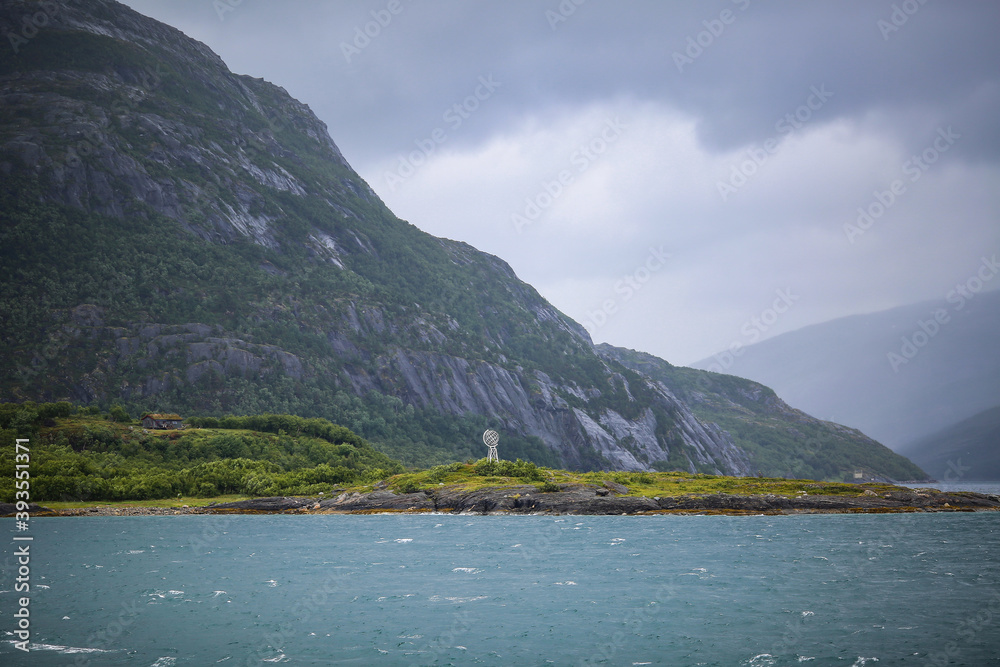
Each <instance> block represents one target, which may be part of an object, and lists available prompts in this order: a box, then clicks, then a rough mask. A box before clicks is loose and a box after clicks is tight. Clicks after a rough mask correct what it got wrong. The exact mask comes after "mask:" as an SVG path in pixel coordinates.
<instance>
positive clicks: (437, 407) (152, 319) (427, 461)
mask: <svg viewBox="0 0 1000 667" xmlns="http://www.w3.org/2000/svg"><path fill="white" fill-rule="evenodd" d="M53 6H54V7H56V8H57V9H56V11H54V12H52V13H51V16H50V20H49V24H48V26H47V27H46V28H45V29H44V30H39V31H38V33H37V35H36V36H34V37H33V38H32V39H31V40H29V41H28V42H27V43H24V44H20V45H19V48H18V51H17V53H16V54H15V56H14V57H12V58H10V59H5V60H4V61H3V63H2V65H0V98H2V99H0V173H2V174H3V176H4V178H3V181H2V185H0V214H2V215H3V226H2V238H0V241H2V244H0V254H2V259H3V262H4V266H5V267H12V268H11V269H10V270H9V271H7V272H5V273H4V275H3V278H2V281H3V285H2V286H3V291H2V295H0V315H2V317H0V352H2V358H3V359H4V365H5V369H4V370H5V373H4V374H3V379H2V381H0V399H3V400H27V399H33V400H59V399H72V400H76V401H79V402H83V403H97V404H101V405H105V406H106V405H108V404H110V403H111V402H113V401H119V402H121V403H123V405H125V407H126V408H128V409H130V410H131V411H132V412H140V411H143V410H154V411H164V410H170V411H179V412H182V413H191V412H195V413H202V414H223V413H227V412H231V413H242V414H254V413H261V412H280V413H288V414H298V415H302V416H309V417H312V416H316V417H324V418H327V419H329V420H331V421H333V422H336V423H339V424H343V425H344V426H346V427H348V428H350V429H351V430H353V431H355V432H357V433H359V434H361V435H362V436H363V437H365V438H367V439H369V440H370V441H372V442H373V444H376V445H377V446H379V447H380V448H381V449H382V450H383V451H385V452H387V453H389V454H390V455H392V456H394V457H396V458H399V459H401V460H403V461H404V462H405V463H407V464H409V465H433V464H437V463H444V462H447V461H451V460H454V459H456V458H459V459H461V458H470V457H475V458H478V456H480V455H481V454H482V452H483V446H482V445H481V443H480V442H478V434H480V433H482V430H483V429H484V428H486V427H487V426H491V427H493V428H498V429H499V430H500V431H501V435H502V439H501V444H500V453H501V455H502V456H504V457H505V458H515V457H523V458H526V459H530V460H533V461H535V462H537V463H540V464H545V465H557V466H562V467H570V468H578V469H593V468H611V469H626V470H644V469H651V468H653V467H663V466H665V465H668V463H667V462H669V465H670V466H673V467H676V468H678V469H682V470H687V471H691V472H695V471H699V470H700V471H705V472H721V473H729V474H738V475H745V474H750V473H753V472H756V469H755V468H754V466H753V465H752V463H751V461H750V457H749V455H748V453H747V451H746V450H744V449H743V448H742V447H740V446H738V445H737V444H736V443H735V442H734V441H733V439H732V437H730V436H729V434H727V433H725V432H724V431H722V430H720V429H718V428H717V427H713V426H710V425H706V424H704V423H703V422H701V421H700V420H699V419H698V418H697V417H696V416H695V415H694V414H693V413H692V412H691V410H690V409H689V408H688V406H687V405H685V404H684V403H683V402H682V401H680V400H678V399H677V398H676V397H675V396H674V395H673V394H672V393H671V392H670V391H668V390H667V389H665V388H664V387H663V386H662V385H661V384H660V383H657V382H654V381H652V380H651V379H649V378H647V377H645V376H643V375H642V374H640V373H637V372H636V371H634V370H631V369H629V368H626V367H625V366H623V365H621V364H620V363H619V362H617V361H615V360H614V359H612V358H607V357H604V358H602V357H601V356H600V355H598V354H597V353H596V351H595V349H594V347H593V344H592V342H591V340H590V338H589V337H588V335H587V334H586V332H585V330H584V329H583V328H582V327H581V326H579V325H578V324H577V323H575V322H573V321H572V320H570V319H569V318H567V317H565V316H564V315H563V314H562V313H560V312H559V311H558V310H556V309H555V308H553V307H552V306H551V305H550V304H548V303H547V302H546V301H545V300H544V299H542V298H541V296H540V295H539V294H538V293H537V292H536V291H535V290H534V289H533V288H532V287H531V286H529V285H526V284H525V283H523V282H521V281H520V280H518V279H517V277H516V276H515V275H514V273H513V272H512V271H511V269H510V267H509V266H508V265H507V264H506V263H504V262H503V261H501V260H500V259H498V258H496V257H493V256H490V255H488V254H485V253H482V252H480V251H478V250H476V249H474V248H472V247H470V246H468V245H466V244H463V243H459V242H455V241H449V240H446V239H439V238H435V237H433V236H430V235H428V234H426V233H424V232H421V231H420V230H418V229H417V228H416V227H414V226H412V225H410V224H408V223H406V222H405V221H402V220H399V219H398V218H396V217H395V216H394V215H393V214H392V212H391V211H389V210H388V209H387V208H386V207H385V206H384V204H383V203H382V202H381V201H380V200H379V199H378V197H377V196H376V195H375V194H374V192H373V191H372V190H371V188H369V187H368V185H367V184H366V183H365V182H364V181H363V180H362V179H361V178H360V177H359V176H358V175H357V174H356V173H355V172H354V171H353V170H352V169H351V168H350V166H349V165H348V164H347V162H346V161H345V160H344V158H343V156H342V155H341V153H340V151H339V150H338V148H337V146H336V145H335V144H334V142H333V141H332V140H331V139H330V137H329V135H328V133H327V129H326V126H325V125H324V124H323V123H322V122H321V121H319V120H318V119H317V118H316V117H315V116H314V115H313V114H312V112H311V111H310V110H309V109H308V107H306V106H305V105H303V104H301V103H299V102H297V101H296V100H294V99H292V98H291V97H289V96H288V95H287V93H285V91H284V90H282V89H281V88H279V87H277V86H274V85H272V84H269V83H267V82H264V81H262V80H259V79H253V78H251V77H247V76H239V75H235V74H233V73H232V72H230V71H229V70H228V69H227V68H226V67H225V65H224V63H223V62H222V61H221V60H220V59H219V58H218V57H217V56H216V55H215V54H213V53H212V52H211V51H210V50H209V49H207V47H205V46H204V45H202V44H199V43H198V42H195V41H193V40H190V39H188V38H187V37H185V36H184V35H183V34H182V33H180V32H179V31H177V30H174V29H173V28H170V27H168V26H164V25H162V24H160V23H157V22H156V21H153V20H151V19H148V18H146V17H143V16H141V15H139V14H137V13H135V12H133V11H132V10H130V9H128V8H126V7H124V6H122V5H119V4H117V3H115V2H112V1H110V0H82V1H80V2H63V3H54V4H53ZM34 9H36V6H35V4H34V3H30V2H17V1H15V0H0V24H2V25H3V26H6V27H8V28H10V27H12V26H17V25H19V21H21V20H22V19H23V17H24V16H25V14H26V12H29V11H32V10H34Z"/></svg>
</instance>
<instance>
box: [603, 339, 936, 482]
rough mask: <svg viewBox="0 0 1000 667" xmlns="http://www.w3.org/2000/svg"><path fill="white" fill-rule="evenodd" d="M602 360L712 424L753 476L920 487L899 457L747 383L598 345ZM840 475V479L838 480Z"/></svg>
mask: <svg viewBox="0 0 1000 667" xmlns="http://www.w3.org/2000/svg"><path fill="white" fill-rule="evenodd" d="M598 350H599V352H600V353H601V355H602V356H604V357H605V358H611V359H614V360H616V361H618V362H620V363H621V364H623V365H624V366H627V367H628V368H631V369H633V370H635V371H638V372H640V373H642V374H643V375H646V376H647V377H650V378H652V379H653V380H655V381H657V382H660V383H662V384H663V385H664V387H666V388H667V389H669V390H670V392H671V393H673V394H674V395H675V396H677V397H678V398H679V399H680V400H681V401H683V402H684V403H686V404H687V405H690V406H691V410H692V412H694V414H695V415H697V417H698V418H699V419H700V420H702V421H703V422H705V423H712V424H716V425H717V426H719V427H721V428H722V429H725V431H726V432H727V433H729V434H730V435H731V436H732V437H733V440H734V441H735V442H736V444H737V445H739V446H740V447H742V448H743V449H745V450H747V451H748V452H749V453H750V456H751V461H752V462H753V464H754V466H755V467H757V468H758V469H759V470H771V471H781V472H780V473H777V474H780V475H782V476H784V477H790V478H800V479H801V478H805V479H833V478H837V477H841V478H843V479H845V480H853V479H854V473H856V472H861V473H862V475H863V476H864V478H865V479H872V478H879V477H888V478H891V479H896V480H918V479H924V478H925V477H926V473H924V471H923V470H921V469H920V468H919V467H918V466H916V465H914V464H913V463H912V462H911V461H908V460H907V459H906V458H905V457H903V456H900V455H899V454H896V453H894V452H893V451H892V450H890V449H889V448H887V447H885V446H883V445H881V444H879V443H877V442H875V441H874V440H872V439H871V438H868V437H867V436H866V435H864V434H863V433H861V432H860V431H857V430H855V429H850V428H847V427H845V426H841V425H840V424H834V423H833V422H825V421H821V420H819V419H816V418H814V417H810V416H809V415H807V414H805V413H804V412H802V411H800V410H795V409H794V408H791V407H789V406H788V405H787V404H786V403H785V402H784V401H782V400H781V399H780V398H778V396H777V395H776V394H775V393H774V391H773V390H771V389H769V388H768V387H765V386H764V385H761V384H758V383H756V382H753V381H751V380H745V379H743V378H739V377H735V376H732V375H722V374H719V373H711V372H707V371H700V370H695V369H693V368H681V367H678V366H672V365H671V364H669V363H667V362H666V361H663V360H662V359H658V358H656V357H654V356H652V355H650V354H645V353H642V352H636V351H634V350H623V349H621V348H614V347H611V346H608V345H599V346H598ZM845 473H846V474H845Z"/></svg>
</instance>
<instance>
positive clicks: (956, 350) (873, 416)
mask: <svg viewBox="0 0 1000 667" xmlns="http://www.w3.org/2000/svg"><path fill="white" fill-rule="evenodd" d="M986 259H989V258H986ZM949 296H950V298H947V299H942V300H940V301H929V302H924V303H918V304H913V305H909V306H903V307H899V308H893V309H890V310H886V311H882V312H878V313H872V314H869V315H855V316H851V317H845V318H840V319H836V320H833V321H830V322H825V323H822V324H817V325H813V326H809V327H805V328H803V329H800V330H798V331H793V332H790V333H786V334H782V335H780V336H775V337H774V338H771V339H769V340H766V341H763V342H760V343H757V344H755V345H751V346H748V347H746V348H744V349H742V350H741V351H740V353H739V354H738V356H733V355H727V354H726V353H720V354H719V355H716V356H714V357H710V358H708V359H703V360H702V361H699V362H697V363H695V364H693V367H695V368H703V369H704V368H715V369H720V368H723V367H724V369H725V372H727V373H732V374H734V375H739V376H741V377H746V378H749V379H752V380H755V381H757V382H762V383H764V384H766V385H768V386H769V387H773V388H774V390H775V391H777V392H778V393H779V394H780V395H781V396H782V397H783V398H784V399H785V400H787V401H788V402H789V403H790V404H791V405H794V406H796V407H798V408H800V409H802V410H805V411H806V412H809V413H810V414H814V415H820V416H822V417H823V418H825V419H830V420H836V421H838V422H840V423H843V424H847V425H849V426H853V427H855V428H859V429H861V430H862V431H864V432H865V433H867V434H869V435H871V436H872V437H874V438H876V439H877V440H879V441H880V442H883V443H885V444H887V445H889V446H890V447H893V448H894V449H896V450H897V451H900V450H901V448H904V447H906V446H907V445H909V444H910V443H912V442H914V441H916V440H919V439H922V438H924V437H926V436H929V435H930V434H932V433H934V432H936V431H938V430H940V429H943V428H946V427H948V426H951V425H953V424H956V423H958V422H959V421H961V420H963V419H966V418H968V417H971V416H972V415H975V414H977V413H979V412H981V411H983V410H986V409H989V408H992V407H993V406H995V405H997V404H998V403H1000V347H998V345H997V332H998V331H1000V291H998V290H993V291H989V292H978V293H967V295H966V296H965V297H962V296H961V295H960V294H959V293H958V292H957V291H955V292H951V293H950V294H949ZM952 297H953V298H952ZM959 305H961V308H959Z"/></svg>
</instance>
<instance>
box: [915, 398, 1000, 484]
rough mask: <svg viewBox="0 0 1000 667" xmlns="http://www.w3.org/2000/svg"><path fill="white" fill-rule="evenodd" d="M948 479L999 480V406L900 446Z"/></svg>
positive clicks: (938, 477)
mask: <svg viewBox="0 0 1000 667" xmlns="http://www.w3.org/2000/svg"><path fill="white" fill-rule="evenodd" d="M900 451H902V452H903V453H904V454H906V456H908V457H910V458H911V459H912V460H913V461H914V462H916V463H918V464H919V465H920V467H921V468H923V469H924V470H926V471H927V472H928V473H929V474H931V475H933V476H934V477H935V478H937V479H940V480H944V481H946V482H957V481H960V480H962V481H967V480H997V479H1000V406H997V407H994V408H991V409H989V410H984V411H983V412H980V413H979V414H977V415H974V416H972V417H969V418H968V419H963V420H962V421H960V422H959V423H957V424H954V425H952V426H949V427H947V428H945V429H942V430H941V431H938V432H937V433H934V434H933V435H929V436H927V437H925V438H921V439H920V440H917V441H916V442H912V443H908V444H907V445H904V446H903V447H901V448H900Z"/></svg>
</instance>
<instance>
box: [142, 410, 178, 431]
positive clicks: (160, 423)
mask: <svg viewBox="0 0 1000 667" xmlns="http://www.w3.org/2000/svg"><path fill="white" fill-rule="evenodd" d="M142 427H143V428H157V429H164V428H184V420H183V419H181V416H180V415H160V414H155V415H154V414H151V413H147V414H144V415H143V416H142Z"/></svg>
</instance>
